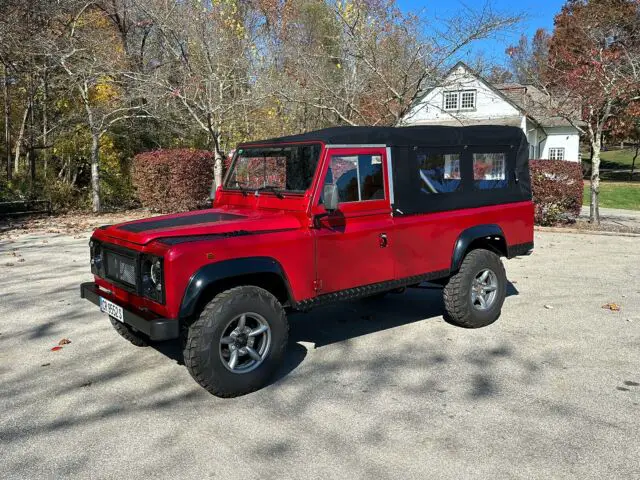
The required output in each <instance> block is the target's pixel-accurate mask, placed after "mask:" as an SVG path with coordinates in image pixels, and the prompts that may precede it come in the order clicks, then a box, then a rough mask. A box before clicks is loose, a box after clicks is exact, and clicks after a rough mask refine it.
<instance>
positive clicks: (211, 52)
mask: <svg viewBox="0 0 640 480" xmlns="http://www.w3.org/2000/svg"><path fill="white" fill-rule="evenodd" d="M137 5H138V7H139V8H141V9H142V11H143V12H144V13H145V15H146V17H147V22H148V23H149V24H152V25H153V31H152V33H153V35H154V40H155V42H156V43H157V44H158V45H159V48H157V49H156V51H155V54H156V58H152V59H151V60H150V61H149V63H148V64H147V65H145V67H146V71H145V72H144V73H142V74H135V75H134V80H135V81H136V82H138V83H139V84H140V85H143V86H144V88H145V89H146V95H147V97H148V98H149V99H150V101H152V102H153V104H154V106H155V108H158V109H160V110H161V111H163V112H166V110H165V109H166V107H167V106H168V105H170V104H172V105H174V106H177V107H178V108H179V109H181V110H182V111H183V112H185V114H186V115H188V117H189V118H190V119H191V121H192V122H193V123H194V124H195V125H196V126H197V128H198V129H199V130H200V131H201V132H203V133H204V134H205V135H206V137H207V139H208V144H209V148H210V149H211V150H212V151H213V153H214V156H215V168H214V177H215V181H216V184H220V183H221V182H222V170H223V158H224V152H225V150H226V145H225V144H226V142H227V141H228V140H229V139H231V137H232V125H234V123H238V119H239V117H240V116H241V115H242V114H243V113H244V112H245V111H246V108H248V107H251V108H255V107H256V105H257V104H258V103H259V102H260V97H259V95H257V94H256V92H257V90H256V88H255V87H256V83H257V82H258V81H259V78H260V75H259V74H258V68H259V58H257V56H256V54H255V45H256V44H257V40H256V38H255V34H256V31H255V28H254V27H255V25H254V24H253V23H252V20H253V17H252V11H251V10H250V8H249V6H247V5H243V4H242V3H240V2H238V3H235V2H213V3H210V4H204V3H201V2H196V1H187V2H182V1H173V2H140V3H138V4H137Z"/></svg>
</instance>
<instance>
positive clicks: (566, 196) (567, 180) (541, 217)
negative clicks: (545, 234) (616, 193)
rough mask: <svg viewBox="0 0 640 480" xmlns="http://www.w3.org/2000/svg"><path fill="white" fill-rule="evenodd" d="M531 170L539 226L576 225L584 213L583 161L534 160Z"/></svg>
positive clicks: (530, 163)
mask: <svg viewBox="0 0 640 480" xmlns="http://www.w3.org/2000/svg"><path fill="white" fill-rule="evenodd" d="M529 168H530V171H531V188H532V191H533V202H534V203H535V222H536V224H537V225H555V224H558V223H570V222H574V221H575V219H576V217H577V216H578V215H579V214H580V208H581V207H582V195H583V188H584V182H583V179H582V165H581V164H580V162H567V161H564V160H531V161H530V162H529Z"/></svg>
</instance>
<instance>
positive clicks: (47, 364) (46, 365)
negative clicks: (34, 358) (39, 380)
mask: <svg viewBox="0 0 640 480" xmlns="http://www.w3.org/2000/svg"><path fill="white" fill-rule="evenodd" d="M49 365H51V364H50V363H43V364H42V365H40V366H41V367H48V366H49Z"/></svg>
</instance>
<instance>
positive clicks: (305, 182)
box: [225, 144, 320, 193]
mask: <svg viewBox="0 0 640 480" xmlns="http://www.w3.org/2000/svg"><path fill="white" fill-rule="evenodd" d="M319 157H320V145H318V144H314V145H295V146H288V147H256V148H240V149H238V152H237V154H236V157H235V160H234V162H233V164H232V165H231V171H230V172H229V175H228V176H227V182H226V184H225V188H228V189H233V190H250V191H255V190H260V189H264V190H267V189H272V190H277V191H282V192H294V193H301V192H304V191H305V190H307V189H308V188H309V187H310V186H311V181H312V180H313V174H314V172H315V170H316V166H317V165H318V159H319Z"/></svg>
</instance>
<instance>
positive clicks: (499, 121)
mask: <svg viewBox="0 0 640 480" xmlns="http://www.w3.org/2000/svg"><path fill="white" fill-rule="evenodd" d="M412 125H420V121H417V122H415V123H412ZM425 125H434V123H433V122H432V121H430V122H428V123H425ZM437 125H444V126H449V127H470V126H476V125H505V126H509V127H520V126H521V125H522V116H518V115H515V116H504V117H492V118H487V119H479V118H465V117H462V116H461V117H460V118H456V119H453V120H438V123H437Z"/></svg>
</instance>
